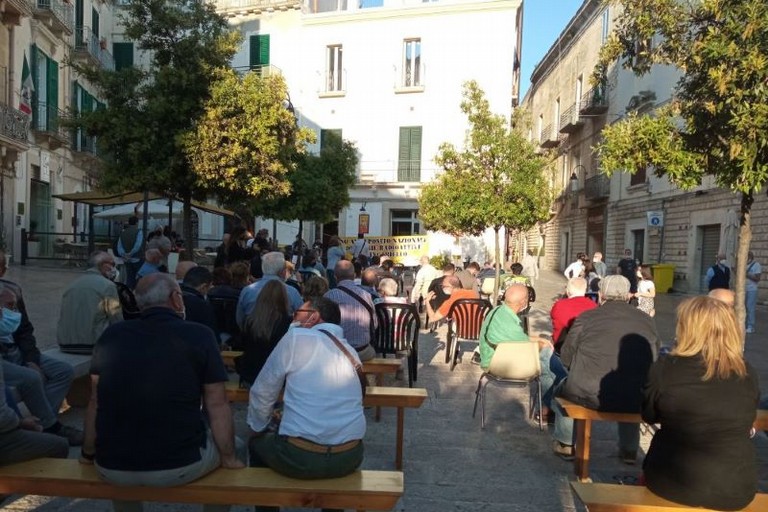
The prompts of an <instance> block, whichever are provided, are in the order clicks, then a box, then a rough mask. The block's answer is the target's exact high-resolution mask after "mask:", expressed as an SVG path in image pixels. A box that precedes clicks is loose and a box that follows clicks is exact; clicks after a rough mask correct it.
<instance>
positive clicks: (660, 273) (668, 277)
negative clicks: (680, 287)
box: [651, 263, 675, 293]
mask: <svg viewBox="0 0 768 512" xmlns="http://www.w3.org/2000/svg"><path fill="white" fill-rule="evenodd" d="M651 268H652V269H653V284H654V285H655V286H656V293H668V292H669V291H670V290H671V289H672V285H674V284H675V266H674V265H670V264H669V263H658V264H656V265H651Z"/></svg>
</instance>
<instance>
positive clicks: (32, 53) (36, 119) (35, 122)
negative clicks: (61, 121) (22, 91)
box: [29, 44, 42, 128]
mask: <svg viewBox="0 0 768 512" xmlns="http://www.w3.org/2000/svg"><path fill="white" fill-rule="evenodd" d="M39 52H40V50H38V49H37V46H36V45H34V44H33V45H32V46H31V47H30V49H29V67H30V69H31V72H32V85H33V87H34V88H35V90H34V91H32V127H33V128H38V127H39V126H40V113H39V112H38V104H39V102H40V99H39V97H38V91H40V70H39V69H38V68H37V62H38V60H39V58H40V55H42V53H39ZM38 53H39V54H38Z"/></svg>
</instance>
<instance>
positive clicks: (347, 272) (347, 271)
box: [333, 260, 355, 281]
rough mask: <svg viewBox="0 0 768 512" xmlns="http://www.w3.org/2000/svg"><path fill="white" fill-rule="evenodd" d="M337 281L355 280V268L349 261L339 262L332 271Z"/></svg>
mask: <svg viewBox="0 0 768 512" xmlns="http://www.w3.org/2000/svg"><path fill="white" fill-rule="evenodd" d="M333 273H334V275H335V276H336V280H337V281H347V280H349V281H351V280H353V279H354V278H355V266H354V265H353V264H352V262H351V261H347V260H339V262H338V263H336V266H335V267H334V269H333Z"/></svg>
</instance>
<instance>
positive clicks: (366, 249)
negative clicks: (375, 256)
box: [352, 233, 371, 268]
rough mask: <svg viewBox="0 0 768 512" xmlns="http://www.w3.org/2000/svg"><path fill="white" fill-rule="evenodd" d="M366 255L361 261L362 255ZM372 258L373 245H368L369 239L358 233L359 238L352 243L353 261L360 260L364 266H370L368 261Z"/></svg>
mask: <svg viewBox="0 0 768 512" xmlns="http://www.w3.org/2000/svg"><path fill="white" fill-rule="evenodd" d="M361 256H364V257H365V258H363V261H360V259H361V258H360V257H361ZM370 259H371V247H370V246H369V245H368V240H366V239H365V236H364V235H363V234H362V233H360V234H359V235H357V240H355V243H353V244H352V261H360V264H361V265H362V266H363V268H365V267H367V266H368V261H369V260H370Z"/></svg>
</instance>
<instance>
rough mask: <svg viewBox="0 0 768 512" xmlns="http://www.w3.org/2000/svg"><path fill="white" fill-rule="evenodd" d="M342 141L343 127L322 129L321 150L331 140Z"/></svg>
mask: <svg viewBox="0 0 768 512" xmlns="http://www.w3.org/2000/svg"><path fill="white" fill-rule="evenodd" d="M334 139H335V140H337V141H339V142H341V129H340V128H339V129H328V130H326V129H323V130H320V150H321V151H322V150H323V149H324V148H325V147H326V146H327V145H328V144H329V143H330V142H331V141H333V140H334Z"/></svg>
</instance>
